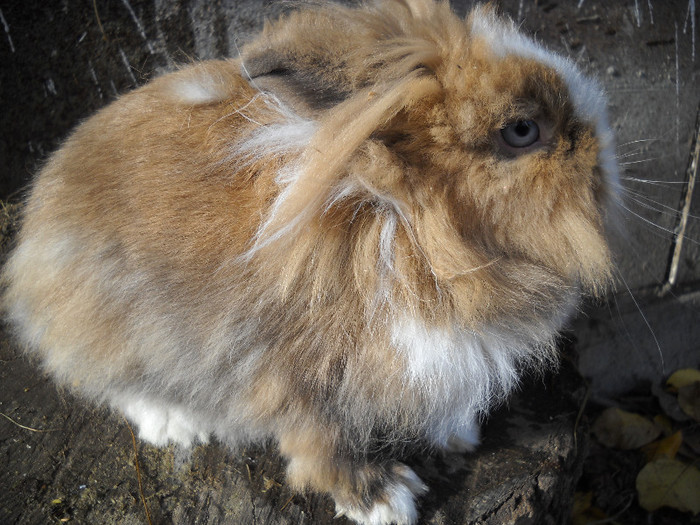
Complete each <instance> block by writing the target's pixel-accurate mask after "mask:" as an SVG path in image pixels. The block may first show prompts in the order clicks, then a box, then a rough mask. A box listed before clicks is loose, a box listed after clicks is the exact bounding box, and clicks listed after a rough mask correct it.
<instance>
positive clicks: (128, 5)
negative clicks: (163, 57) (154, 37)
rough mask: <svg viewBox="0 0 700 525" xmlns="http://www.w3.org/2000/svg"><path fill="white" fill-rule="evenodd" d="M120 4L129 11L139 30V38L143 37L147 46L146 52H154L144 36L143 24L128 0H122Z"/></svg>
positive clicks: (152, 53)
mask: <svg viewBox="0 0 700 525" xmlns="http://www.w3.org/2000/svg"><path fill="white" fill-rule="evenodd" d="M122 4H124V7H126V9H127V10H128V11H129V14H130V15H131V18H132V20H133V21H134V23H135V24H136V28H137V29H138V30H139V33H140V35H141V38H143V41H144V42H146V47H147V48H148V52H149V53H150V54H151V55H154V54H155V51H154V49H153V46H152V45H151V42H150V41H149V40H148V37H147V36H146V31H145V30H144V28H143V25H142V24H141V20H139V18H138V17H137V16H136V13H135V12H134V10H133V9H132V7H131V4H129V0H122Z"/></svg>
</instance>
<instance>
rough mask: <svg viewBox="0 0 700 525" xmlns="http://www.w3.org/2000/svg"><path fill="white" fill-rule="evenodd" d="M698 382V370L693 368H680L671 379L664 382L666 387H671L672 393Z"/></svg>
mask: <svg viewBox="0 0 700 525" xmlns="http://www.w3.org/2000/svg"><path fill="white" fill-rule="evenodd" d="M696 381H700V370H695V369H694V368H682V369H680V370H676V371H675V372H674V373H673V374H671V377H669V378H668V379H667V380H666V385H667V386H669V387H671V389H672V390H673V391H676V390H678V389H679V388H681V387H683V386H685V385H689V384H690V383H695V382H696Z"/></svg>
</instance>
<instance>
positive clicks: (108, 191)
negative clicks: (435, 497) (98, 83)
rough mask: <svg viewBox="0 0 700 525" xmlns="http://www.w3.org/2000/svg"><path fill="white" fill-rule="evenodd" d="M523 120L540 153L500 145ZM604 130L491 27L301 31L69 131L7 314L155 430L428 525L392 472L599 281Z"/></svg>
mask: <svg viewBox="0 0 700 525" xmlns="http://www.w3.org/2000/svg"><path fill="white" fill-rule="evenodd" d="M533 118H536V119H540V120H541V121H543V122H544V123H545V124H546V126H548V128H547V129H551V130H553V131H552V132H551V137H549V138H547V140H546V143H545V144H544V145H543V146H542V147H541V148H539V149H537V150H535V151H532V152H527V153H523V154H518V155H511V154H509V153H508V152H505V151H504V150H502V149H500V146H499V143H498V139H497V138H498V133H499V130H500V129H501V128H502V127H504V126H505V125H506V124H508V123H510V122H513V121H517V120H522V119H533ZM606 119H607V117H606V115H605V108H604V103H603V102H602V94H601V92H600V90H599V89H598V87H597V86H596V84H595V83H593V82H591V81H588V80H586V79H585V77H583V75H581V74H580V73H579V72H578V71H577V70H576V69H575V68H574V67H573V65H572V64H571V63H570V62H568V61H566V60H564V59H560V58H558V57H556V56H555V55H552V54H551V53H549V52H548V51H546V50H545V49H544V48H542V47H541V46H539V45H538V44H536V43H534V42H532V41H530V40H529V39H527V38H526V37H524V36H521V35H519V34H518V33H517V32H516V31H515V28H514V26H513V25H512V23H511V22H509V21H504V20H502V19H500V18H498V17H497V16H496V15H495V14H494V13H493V11H492V10H490V9H489V8H484V7H482V8H478V9H476V10H475V11H474V12H473V13H472V14H471V15H470V17H469V18H468V19H467V20H466V21H465V20H461V19H459V18H458V17H456V16H455V15H454V14H453V13H452V12H451V11H450V9H449V5H448V4H447V3H446V2H433V1H432V0H385V1H383V2H374V3H368V4H366V5H363V6H361V7H359V8H355V9H350V8H346V7H341V6H337V5H320V6H316V7H311V8H309V9H307V10H302V11H300V12H294V13H291V14H289V15H287V17H285V18H282V19H281V20H279V21H277V22H275V23H272V24H268V25H267V26H266V28H265V30H264V31H263V33H262V35H261V36H260V37H259V39H257V40H254V41H252V42H251V43H250V44H249V45H248V46H246V47H245V48H244V49H243V51H242V57H241V58H240V59H236V60H228V61H211V62H204V63H202V64H198V65H193V66H191V67H188V68H184V69H182V70H180V71H178V72H175V73H172V74H169V75H166V76H163V77H161V78H158V79H155V80H154V81H152V82H151V83H149V84H148V85H146V86H144V87H142V88H140V89H138V90H136V91H134V92H132V93H130V94H127V95H125V96H123V97H121V98H120V99H119V100H118V101H116V102H115V103H113V104H111V105H110V106H108V107H107V108H105V109H103V110H102V111H100V112H99V113H98V114H97V115H95V116H94V117H92V118H91V119H89V120H88V121H87V122H85V123H84V124H82V125H81V126H79V127H78V129H77V130H76V131H75V132H74V133H73V134H72V135H71V136H70V137H69V138H68V139H67V141H66V143H65V144H64V146H63V147H62V148H61V149H60V150H59V151H58V152H57V153H56V154H55V155H54V156H53V157H52V158H51V159H50V161H49V162H48V164H47V165H46V167H45V168H44V169H43V170H42V172H41V173H40V174H39V175H38V176H37V178H36V180H35V182H34V184H33V187H32V190H31V195H30V197H29V200H28V203H27V206H26V211H25V217H24V221H23V226H22V229H21V231H20V233H19V236H18V244H17V248H16V249H15V251H14V252H13V253H12V255H11V256H10V258H9V261H8V263H7V265H6V267H5V270H4V274H3V279H4V283H5V286H6V291H5V294H4V299H3V301H4V307H5V310H6V312H7V316H8V318H9V320H10V321H11V323H12V325H13V326H14V328H15V331H16V333H17V335H18V337H19V338H20V340H21V341H22V342H23V343H24V344H25V345H26V347H27V349H28V351H29V352H31V353H33V354H35V355H38V356H40V357H41V360H42V363H43V366H44V367H45V369H46V370H48V371H49V372H50V373H51V374H52V375H53V376H54V377H55V378H56V379H57V381H59V382H61V383H64V384H67V385H71V386H73V387H74V388H75V389H76V390H77V391H78V392H80V393H81V394H83V395H85V396H86V397H88V398H91V399H94V400H96V401H99V402H105V403H109V404H111V405H112V406H114V407H116V408H119V409H121V410H123V411H124V412H125V413H126V415H127V416H128V417H130V418H131V419H133V420H134V421H135V422H136V423H137V424H138V425H139V426H140V428H141V435H142V437H144V438H146V439H148V440H150V441H152V442H154V443H157V444H164V443H166V442H167V441H168V440H171V441H177V442H179V443H182V444H188V443H191V442H195V441H206V440H207V439H208V436H209V435H211V434H214V435H216V436H217V437H218V438H219V439H221V440H223V441H224V442H227V443H229V444H230V445H232V446H235V445H236V444H238V443H240V442H242V441H246V440H261V439H268V438H272V439H275V440H276V441H277V442H278V443H279V445H280V450H281V452H282V454H283V455H284V456H285V457H286V458H287V459H288V460H289V468H288V475H289V480H290V482H291V483H292V484H294V485H295V486H297V487H298V488H300V489H304V488H310V489H313V490H318V491H325V492H328V493H330V494H331V495H332V496H333V497H334V499H335V501H336V503H337V506H338V509H339V511H340V512H342V513H345V514H347V515H348V516H350V517H353V518H354V519H356V521H358V522H360V523H373V524H375V523H376V524H379V523H384V524H388V523H390V522H392V521H394V522H397V523H412V522H413V521H415V519H416V516H417V513H416V509H415V502H414V499H415V498H416V497H417V496H419V495H420V494H421V493H422V492H423V491H424V487H423V485H422V483H420V481H419V480H417V478H416V477H415V474H413V473H412V472H411V471H410V469H408V468H407V467H405V466H403V465H401V464H400V463H397V462H396V458H398V457H399V456H400V454H401V453H402V452H404V451H405V449H406V448H410V447H412V446H416V447H423V446H437V447H446V448H450V447H452V446H453V444H454V443H458V444H461V445H459V446H460V447H461V448H463V449H468V448H471V447H473V446H474V445H475V444H476V442H477V440H478V428H477V426H476V421H478V419H479V418H480V417H482V416H483V415H484V414H485V413H487V412H488V410H489V409H490V408H491V407H492V406H494V405H495V404H497V403H499V402H501V401H502V400H503V399H504V398H505V397H506V396H507V395H508V393H509V392H510V391H511V390H512V389H513V388H514V387H515V386H516V385H517V383H518V377H519V376H520V375H521V373H522V372H523V370H524V369H528V368H535V369H542V368H544V367H548V366H551V365H552V363H554V362H555V360H556V352H555V344H554V341H555V338H556V334H557V332H558V330H560V329H561V327H562V326H563V324H564V323H565V322H566V319H567V317H568V316H569V315H570V313H571V312H572V311H573V310H574V308H575V305H576V302H577V300H578V298H579V296H580V294H581V293H583V292H587V293H593V294H596V293H600V292H601V291H603V290H604V289H605V287H606V286H607V285H608V282H609V280H610V272H611V270H610V269H611V259H610V254H609V252H608V248H607V242H606V234H605V230H604V220H605V214H606V210H607V208H608V207H609V206H610V205H611V204H610V203H611V202H614V193H615V192H614V188H615V187H616V177H617V172H616V169H617V168H616V166H615V163H614V159H613V158H612V154H611V151H612V150H611V147H612V146H611V144H612V136H611V134H610V131H609V129H608V127H607V122H606ZM407 443H408V444H409V445H407Z"/></svg>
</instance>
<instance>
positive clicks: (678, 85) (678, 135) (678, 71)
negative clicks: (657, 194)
mask: <svg viewBox="0 0 700 525" xmlns="http://www.w3.org/2000/svg"><path fill="white" fill-rule="evenodd" d="M675 25H676V33H675V43H676V149H677V153H678V156H679V157H680V156H681V150H680V147H681V68H680V61H679V58H678V22H676V24H675Z"/></svg>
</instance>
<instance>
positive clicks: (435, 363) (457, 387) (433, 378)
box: [391, 294, 575, 448]
mask: <svg viewBox="0 0 700 525" xmlns="http://www.w3.org/2000/svg"><path fill="white" fill-rule="evenodd" d="M574 303H575V294H572V297H571V298H570V300H569V303H568V304H563V305H562V306H561V309H560V310H559V312H560V313H556V314H553V315H552V316H551V317H550V318H542V319H541V320H540V322H539V323H532V322H530V323H529V324H528V325H527V326H525V325H523V326H520V327H518V326H517V324H518V323H517V322H515V321H514V322H513V323H512V324H513V326H512V327H511V328H509V329H506V328H499V329H490V330H489V329H485V330H484V331H483V332H481V333H476V332H473V331H470V330H468V329H466V328H464V327H460V326H457V325H454V326H451V327H442V328H437V327H430V326H428V325H426V323H425V322H423V321H422V320H420V319H416V318H413V317H410V316H406V315H404V316H403V317H401V316H398V315H397V320H396V321H395V322H394V325H393V327H392V335H391V341H392V344H393V346H394V347H395V348H396V350H397V351H398V352H399V354H400V355H402V356H403V357H404V360H405V363H406V368H405V374H406V380H407V382H408V383H409V384H410V385H412V386H413V388H416V387H417V388H420V389H422V390H423V391H424V392H425V393H426V398H428V399H432V400H434V406H433V407H432V413H431V415H430V420H429V421H426V422H425V425H426V432H427V436H428V437H429V438H430V439H431V440H432V441H433V443H435V444H436V445H438V446H440V447H443V448H450V440H453V441H455V442H460V441H461V442H463V443H464V444H465V447H466V448H469V446H471V447H474V446H476V444H478V439H479V434H478V426H477V424H476V422H477V421H478V419H479V417H480V416H481V415H482V414H484V413H486V412H487V411H488V410H489V409H490V408H492V406H493V405H494V404H497V403H499V402H501V401H502V400H503V399H505V397H506V396H507V395H508V394H509V393H510V392H511V391H512V390H513V389H514V388H515V387H516V386H517V384H518V380H519V376H520V374H521V372H522V371H523V369H526V368H528V367H529V366H539V367H546V366H547V365H548V364H550V363H551V362H552V361H553V358H554V355H555V353H554V344H553V343H554V337H555V335H556V334H557V333H558V331H559V330H560V329H561V328H562V327H563V324H564V322H565V321H566V320H567V319H568V317H569V315H570V314H571V312H572V311H573V305H574Z"/></svg>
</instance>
